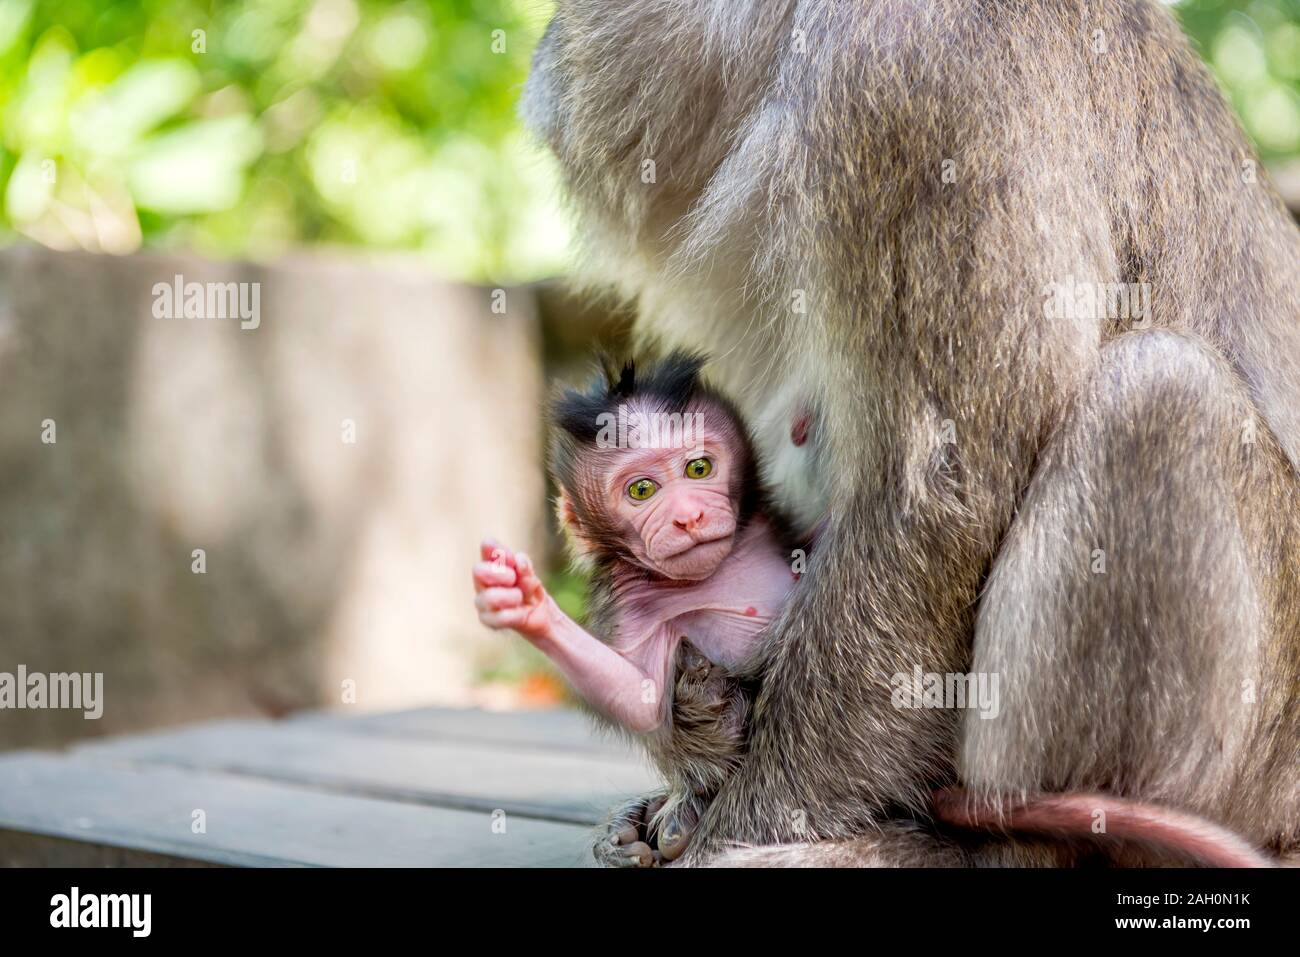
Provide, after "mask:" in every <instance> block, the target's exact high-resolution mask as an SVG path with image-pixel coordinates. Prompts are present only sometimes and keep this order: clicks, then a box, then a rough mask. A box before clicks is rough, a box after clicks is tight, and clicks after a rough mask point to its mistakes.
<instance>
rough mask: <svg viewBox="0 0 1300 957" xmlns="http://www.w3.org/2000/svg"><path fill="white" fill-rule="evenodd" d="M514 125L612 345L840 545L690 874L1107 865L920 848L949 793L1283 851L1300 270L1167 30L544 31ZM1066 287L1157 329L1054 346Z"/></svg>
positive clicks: (757, 2) (783, 18)
mask: <svg viewBox="0 0 1300 957" xmlns="http://www.w3.org/2000/svg"><path fill="white" fill-rule="evenodd" d="M525 113H526V115H527V118H528V120H529V122H530V125H531V126H532V127H533V128H534V129H535V130H536V131H537V132H538V133H539V134H540V135H541V136H542V137H543V138H544V139H545V140H546V141H547V143H548V144H549V145H550V146H551V147H552V148H553V149H554V151H555V152H556V154H557V156H558V157H559V159H560V162H561V165H562V167H563V170H564V173H565V175H566V178H567V181H568V187H569V192H570V195H571V196H572V199H573V201H574V203H575V204H576V206H577V207H578V209H579V211H580V213H581V214H582V217H583V225H584V233H585V236H586V238H587V240H588V241H589V246H590V248H591V250H592V251H593V253H594V254H593V256H592V257H591V261H592V263H593V267H594V269H595V270H596V274H597V275H598V276H599V277H601V278H610V279H613V280H614V281H615V282H617V283H618V284H619V285H620V286H621V288H622V290H623V291H624V292H625V293H627V294H628V295H630V296H632V297H634V298H635V300H636V302H637V304H638V307H639V311H640V318H639V329H638V332H639V334H640V335H641V337H642V338H643V339H645V340H647V341H648V342H650V343H652V344H658V345H661V346H672V347H685V348H691V349H699V350H703V351H706V352H708V353H709V354H711V355H713V356H715V357H716V362H715V363H714V364H713V365H712V366H711V367H710V369H709V372H710V375H711V376H712V377H713V379H714V380H715V381H716V382H717V383H718V385H719V386H720V387H721V388H722V389H723V390H724V391H726V392H727V393H728V394H730V395H732V396H734V397H736V399H737V400H738V402H739V404H740V406H741V408H742V410H743V411H744V412H745V414H746V415H747V417H748V418H749V419H750V421H751V422H752V423H753V425H754V428H755V431H756V436H755V438H756V442H757V444H758V446H759V448H760V450H761V451H762V452H763V458H764V460H765V462H766V463H767V467H768V472H769V474H768V476H767V478H768V480H769V482H770V483H771V485H772V486H773V487H774V489H775V491H776V494H777V497H778V500H779V501H780V502H781V504H782V505H784V506H785V507H786V509H787V510H789V511H791V512H792V513H793V514H795V515H796V516H802V517H803V518H804V519H805V520H806V521H808V522H815V521H816V518H817V516H818V514H819V513H820V512H821V511H822V510H823V509H824V508H829V514H830V521H829V523H828V525H827V527H826V528H825V530H824V531H823V532H822V534H821V537H820V538H819V543H818V548H817V550H816V552H815V554H814V555H813V557H812V560H811V563H810V567H809V574H808V575H807V576H806V577H805V579H804V583H803V585H802V586H801V587H800V588H799V589H798V592H797V594H796V596H795V598H794V600H793V601H792V603H791V605H790V607H789V608H788V610H787V613H786V615H785V616H784V618H783V619H781V620H780V621H779V622H778V623H777V624H776V625H775V626H774V630H773V635H772V640H771V651H770V653H769V655H768V656H767V660H766V661H765V662H764V668H765V670H764V674H763V686H762V692H761V694H760V696H759V699H758V701H757V703H756V708H755V711H754V714H753V719H752V730H751V738H750V744H749V754H748V756H747V758H746V760H745V762H744V763H743V765H742V767H741V768H740V770H739V771H738V772H737V773H736V775H735V776H734V777H733V778H732V779H731V780H730V781H729V783H728V784H727V785H726V786H725V787H724V788H723V789H722V791H721V793H720V794H719V795H718V797H717V799H716V800H715V801H714V803H713V804H712V806H711V807H710V808H709V810H708V812H707V813H706V815H705V817H704V819H703V820H702V822H701V824H700V828H699V831H698V832H697V834H696V836H695V839H694V844H693V845H692V848H691V851H690V852H689V853H688V856H687V860H688V861H691V862H697V863H698V862H700V861H702V860H705V859H716V855H718V854H719V853H720V852H723V851H728V852H729V854H730V857H729V858H724V859H728V860H731V861H737V860H747V861H758V862H764V863H786V862H788V863H811V864H817V863H849V864H896V863H902V864H913V863H914V864H939V863H953V864H963V863H1046V864H1066V863H1074V862H1077V861H1078V860H1079V859H1080V857H1081V856H1082V855H1083V854H1084V853H1094V854H1095V853H1098V852H1097V851H1096V850H1095V849H1093V850H1092V851H1091V852H1084V851H1081V850H1079V849H1077V848H1076V847H1074V846H1072V845H1067V844H1064V843H1061V844H1059V845H1058V844H1057V843H1055V842H1052V841H1050V840H1039V841H1035V842H1029V841H1021V840H1016V839H1014V838H999V837H993V836H985V837H983V838H980V839H978V840H977V839H974V838H971V837H970V836H969V835H967V836H962V835H961V834H957V833H953V832H951V831H948V832H943V831H941V830H940V829H936V828H934V827H932V826H930V825H928V824H927V823H926V820H927V809H928V807H929V801H930V796H931V794H932V792H933V790H934V789H935V788H936V787H942V786H945V785H949V784H952V783H958V784H960V785H963V786H965V787H966V788H967V789H968V790H969V793H971V794H972V795H974V796H976V797H979V798H983V797H989V798H999V797H1014V796H1019V795H1023V794H1032V793H1036V792H1055V791H1075V792H1088V791H1093V792H1106V793H1110V794H1115V795H1120V796H1124V797H1131V798H1139V799H1143V800H1147V801H1152V802H1156V803H1164V804H1168V805H1170V806H1172V807H1176V808H1180V809H1184V810H1187V811H1191V812H1194V813H1197V814H1201V815H1204V816H1206V817H1208V818H1211V819H1213V820H1215V821H1218V822H1220V823H1222V824H1224V825H1226V826H1228V827H1230V828H1232V829H1234V830H1235V831H1237V832H1238V833H1240V834H1241V835H1242V836H1243V837H1245V838H1246V839H1247V840H1248V841H1250V842H1252V843H1254V844H1255V845H1257V846H1259V847H1262V848H1266V849H1268V850H1270V851H1271V852H1272V853H1275V854H1279V855H1283V856H1285V855H1287V854H1289V853H1293V852H1294V851H1295V849H1296V847H1297V841H1298V840H1300V778H1298V775H1300V762H1297V744H1298V742H1300V701H1297V689H1298V688H1300V481H1298V480H1297V464H1298V463H1300V233H1298V232H1297V229H1296V226H1295V224H1294V222H1292V221H1291V219H1290V218H1289V217H1288V215H1287V213H1286V210H1285V209H1284V207H1283V205H1282V203H1281V202H1280V201H1279V199H1278V197H1277V195H1276V193H1275V192H1274V190H1273V189H1272V187H1271V186H1270V185H1269V184H1268V183H1267V178H1266V176H1265V175H1264V174H1263V172H1262V171H1260V172H1258V173H1257V172H1256V171H1257V169H1258V167H1257V165H1256V163H1255V160H1254V155H1253V153H1252V152H1251V150H1250V147H1249V146H1248V145H1247V143H1246V141H1245V139H1244V137H1243V135H1242V133H1241V131H1240V130H1239V128H1238V126H1237V124H1236V122H1235V120H1234V118H1233V117H1232V115H1231V113H1230V111H1229V109H1228V108H1227V106H1226V105H1225V104H1224V102H1223V99H1222V97H1221V96H1220V94H1219V92H1218V91H1217V90H1216V88H1215V86H1214V83H1213V82H1212V80H1211V79H1210V77H1209V75H1208V74H1207V72H1206V71H1205V69H1204V67H1203V66H1202V65H1201V63H1200V62H1199V61H1198V59H1197V57H1196V55H1195V54H1194V53H1193V52H1192V50H1191V49H1190V48H1189V46H1188V44H1187V42H1186V41H1185V39H1184V38H1183V36H1182V35H1181V33H1180V31H1179V29H1178V27H1177V25H1176V24H1175V22H1174V21H1173V19H1172V18H1171V17H1170V15H1169V14H1168V13H1167V12H1166V11H1164V10H1163V9H1161V8H1160V7H1159V6H1158V5H1157V4H1155V3H1152V2H1146V0H1090V2H1087V3H1084V2H1082V0H1073V2H1072V0H860V2H836V0H802V2H795V0H752V2H744V0H732V2H728V3H706V2H703V0H559V3H558V11H557V14H556V17H555V20H554V22H553V23H552V24H551V26H550V28H549V29H548V31H547V33H546V36H545V38H544V39H543V42H542V45H541V47H540V49H539V50H538V53H537V57H536V62H535V66H534V70H533V75H532V77H531V79H530V80H529V85H528V90H527V94H526V102H525ZM1071 282H1073V283H1074V285H1075V287H1077V286H1078V285H1080V284H1088V283H1147V284H1149V289H1150V307H1149V311H1148V313H1147V315H1146V317H1145V319H1144V320H1143V321H1135V320H1133V319H1128V318H1122V317H1118V318H1117V317H1102V318H1097V317H1096V316H1095V315H1092V314H1088V313H1087V311H1086V310H1084V311H1083V312H1081V313H1077V314H1074V315H1070V314H1067V315H1065V316H1059V315H1053V316H1050V317H1049V316H1048V315H1047V314H1046V311H1045V309H1044V302H1045V300H1046V299H1047V298H1049V296H1048V294H1049V291H1050V290H1051V289H1052V288H1054V287H1053V284H1058V285H1062V286H1063V285H1065V284H1068V283H1071ZM796 408H808V409H811V410H813V412H814V415H815V417H814V423H815V424H814V427H813V436H814V438H815V441H812V442H809V443H808V445H807V446H806V447H805V448H803V449H798V450H794V449H792V447H791V444H790V432H789V423H790V421H791V417H792V414H793V412H794V410H795V409H796ZM810 450H811V451H810ZM916 666H919V667H920V669H921V671H923V672H938V673H941V674H942V673H949V672H966V671H973V672H983V673H996V674H997V675H999V676H1000V689H999V690H1000V692H1001V700H1000V712H999V714H998V716H997V717H996V718H994V719H988V720H986V719H982V718H981V717H980V715H979V712H977V711H957V710H955V709H951V708H950V709H921V708H916V709H913V708H898V707H895V706H894V704H893V703H892V702H891V690H892V685H891V679H892V678H893V676H894V675H896V674H905V675H910V674H912V673H913V669H914V668H915V667H916ZM736 845H742V846H744V847H745V848H746V849H743V850H736V849H735V847H736ZM1107 853H1108V854H1109V855H1110V858H1111V859H1112V860H1114V861H1116V862H1118V863H1154V862H1157V861H1155V860H1153V859H1152V858H1151V856H1150V855H1149V854H1144V853H1143V852H1141V851H1139V850H1137V849H1134V848H1127V849H1126V848H1118V847H1117V848H1112V849H1110V850H1109V851H1108V852H1107Z"/></svg>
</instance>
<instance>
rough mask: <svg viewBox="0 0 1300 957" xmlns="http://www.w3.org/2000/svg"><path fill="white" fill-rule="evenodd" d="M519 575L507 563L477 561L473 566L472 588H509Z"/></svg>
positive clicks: (514, 583)
mask: <svg viewBox="0 0 1300 957" xmlns="http://www.w3.org/2000/svg"><path fill="white" fill-rule="evenodd" d="M518 578H519V576H518V575H517V574H516V572H515V570H514V569H513V568H511V567H509V566H508V565H501V564H498V563H497V562H479V563H478V564H477V565H475V566H474V590H475V591H478V592H481V591H483V589H485V588H510V587H512V586H514V585H516V584H518Z"/></svg>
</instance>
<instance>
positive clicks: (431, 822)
mask: <svg viewBox="0 0 1300 957" xmlns="http://www.w3.org/2000/svg"><path fill="white" fill-rule="evenodd" d="M654 784H655V778H654V775H653V773H652V772H651V771H650V770H649V769H648V768H647V767H646V766H645V764H644V762H643V761H642V760H641V759H640V757H639V756H637V755H635V754H634V753H633V752H632V751H631V750H630V749H629V748H628V747H627V746H625V745H624V744H622V743H620V742H617V741H611V740H605V739H602V738H599V737H597V736H596V735H595V734H594V733H593V732H592V731H591V729H590V727H589V725H588V723H587V721H586V719H585V718H583V717H582V716H581V715H578V714H576V713H573V712H568V711H546V712H513V713H502V714H494V713H487V712H478V711H457V710H447V709H424V710H419V711H406V712H397V713H393V714H382V715H373V714H372V715H357V716H351V715H346V714H337V713H330V714H310V715H303V716H300V717H295V718H293V719H290V720H287V721H282V722H257V721H230V722H220V723H215V724H206V725H198V726H193V727H187V728H179V729H173V730H167V731H162V732H157V733H153V734H144V735H138V736H132V737H125V738H118V739H103V740H96V741H93V742H89V743H86V744H83V745H79V746H76V747H73V748H71V749H70V750H68V751H65V752H58V753H52V752H32V751H25V752H9V753H5V754H0V864H4V865H15V864H19V865H21V864H27V865H31V864H64V865H72V866H77V865H91V866H93V865H113V864H134V865H171V866H174V865H189V864H200V865H203V864H208V865H235V866H392V867H430V866H498V867H500V866H561V867H574V866H588V865H589V864H590V863H591V861H592V858H591V849H590V848H591V840H592V836H593V826H594V825H595V824H597V823H598V822H599V821H600V820H602V819H603V817H604V815H605V813H606V812H607V811H608V810H609V808H610V807H611V806H612V805H613V804H615V803H616V802H618V801H620V800H622V799H624V798H626V797H627V796H629V795H632V794H637V793H643V792H645V791H648V790H650V789H651V788H652V787H653V786H654ZM200 812H201V813H200ZM196 822H201V823H202V827H200V826H199V824H198V823H196Z"/></svg>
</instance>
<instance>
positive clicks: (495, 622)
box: [478, 605, 528, 631]
mask: <svg viewBox="0 0 1300 957" xmlns="http://www.w3.org/2000/svg"><path fill="white" fill-rule="evenodd" d="M478 620H479V621H481V622H482V623H483V624H485V625H487V626H488V627H489V628H496V629H498V630H501V629H504V628H512V629H514V630H515V631H522V630H523V629H524V628H525V627H526V625H527V623H528V609H527V608H525V607H524V606H523V605H517V606H516V607H514V608H502V609H501V610H500V611H481V610H480V611H479V613H478Z"/></svg>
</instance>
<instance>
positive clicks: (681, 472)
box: [606, 432, 736, 581]
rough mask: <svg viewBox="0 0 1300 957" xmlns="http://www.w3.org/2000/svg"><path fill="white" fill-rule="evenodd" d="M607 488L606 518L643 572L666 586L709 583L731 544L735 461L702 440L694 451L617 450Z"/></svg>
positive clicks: (715, 438) (722, 442) (725, 447)
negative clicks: (620, 530)
mask: <svg viewBox="0 0 1300 957" xmlns="http://www.w3.org/2000/svg"><path fill="white" fill-rule="evenodd" d="M612 464H613V468H612V469H611V471H610V473H609V476H608V479H607V482H606V501H607V502H608V504H609V509H610V513H611V514H612V515H613V516H614V517H615V519H616V521H618V522H619V523H620V524H621V525H622V526H623V527H624V528H625V529H626V534H627V546H628V548H629V550H630V551H631V552H632V554H633V555H634V556H635V557H636V559H637V560H638V561H639V562H640V563H641V564H643V565H644V566H645V567H646V568H649V569H651V570H652V571H655V572H658V573H659V574H661V575H664V576H665V577H667V578H673V579H677V580H681V581H700V580H702V579H705V578H708V577H709V576H710V575H712V574H713V573H714V572H715V571H717V569H718V566H719V565H721V564H722V562H723V561H724V560H725V559H726V557H727V556H728V555H730V554H731V549H732V545H733V544H734V541H735V536H736V503H735V501H734V500H733V490H732V480H733V478H734V476H733V474H732V473H733V469H734V468H735V465H736V453H735V451H734V450H733V449H731V448H730V443H728V442H727V441H726V438H725V437H724V436H723V435H719V434H716V433H709V432H706V433H705V434H704V435H703V436H702V440H701V441H700V442H698V443H695V447H694V448H690V449H681V448H645V449H624V450H620V451H619V452H618V453H617V455H616V457H615V459H614V462H613V463H612Z"/></svg>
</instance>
